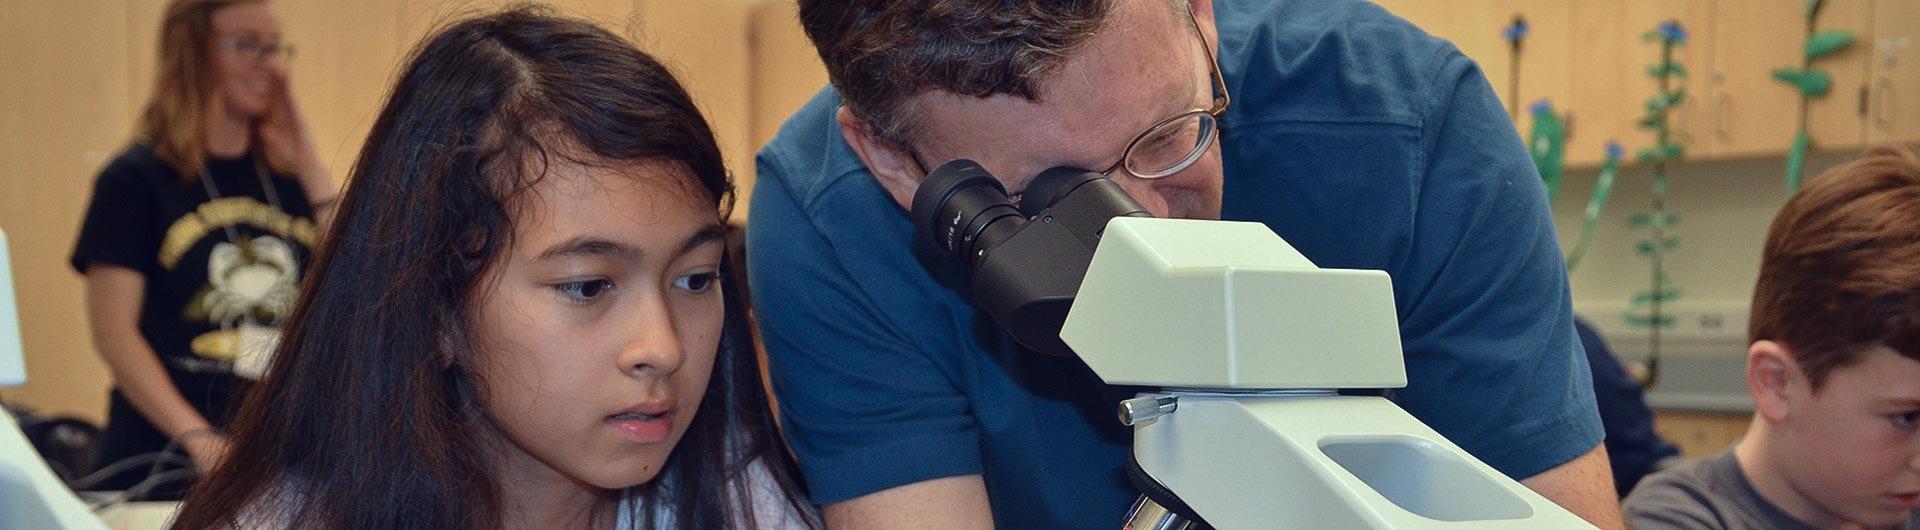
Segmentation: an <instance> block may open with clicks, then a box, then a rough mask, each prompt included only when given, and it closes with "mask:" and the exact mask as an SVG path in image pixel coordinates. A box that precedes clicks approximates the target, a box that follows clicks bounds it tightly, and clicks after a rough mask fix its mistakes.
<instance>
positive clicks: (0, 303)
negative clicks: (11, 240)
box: [0, 231, 27, 388]
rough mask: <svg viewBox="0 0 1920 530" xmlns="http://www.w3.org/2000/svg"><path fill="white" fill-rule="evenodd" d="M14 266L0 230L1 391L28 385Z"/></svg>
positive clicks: (4, 233)
mask: <svg viewBox="0 0 1920 530" xmlns="http://www.w3.org/2000/svg"><path fill="white" fill-rule="evenodd" d="M12 263H13V261H12V258H11V257H10V256H9V255H8V253H7V233H6V232H5V231H0V388H4V387H14V386H20V385H24V384H27V362H26V356H25V354H24V353H23V351H22V347H21V346H20V309H19V305H18V303H17V302H16V300H17V299H16V298H15V297H14V290H13V265H12Z"/></svg>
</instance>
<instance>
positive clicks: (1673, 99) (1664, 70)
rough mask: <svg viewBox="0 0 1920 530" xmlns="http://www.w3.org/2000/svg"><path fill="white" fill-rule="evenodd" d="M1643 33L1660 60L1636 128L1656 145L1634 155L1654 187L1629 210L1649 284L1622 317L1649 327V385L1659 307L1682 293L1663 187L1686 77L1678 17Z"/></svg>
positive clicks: (1661, 319)
mask: <svg viewBox="0 0 1920 530" xmlns="http://www.w3.org/2000/svg"><path fill="white" fill-rule="evenodd" d="M1643 38H1644V39H1645V40H1647V41H1649V42H1657V43H1659V44H1660V63H1659V64H1655V65H1650V66H1648V67H1647V74H1648V75H1650V76H1653V78H1654V79H1656V80H1658V81H1659V87H1660V88H1659V92H1657V93H1655V94H1654V95H1653V97H1652V98H1650V99H1648V100H1647V104H1646V108H1647V113H1646V115H1645V116H1643V117H1641V118H1640V122H1639V125H1640V128H1642V129H1646V130H1649V131H1652V132H1653V134H1654V145H1653V146H1651V147H1647V148H1644V149H1641V150H1640V151H1639V153H1638V154H1636V155H1635V156H1634V160H1635V161H1636V162H1638V163H1641V164H1648V165H1650V166H1652V168H1653V190H1652V191H1653V193H1652V196H1651V197H1652V200H1651V203H1652V204H1651V208H1650V209H1649V210H1648V211H1645V212H1639V213H1635V214H1633V216H1632V217H1631V218H1630V219H1629V221H1630V222H1631V223H1632V224H1633V226H1634V227H1637V228H1641V229H1644V230H1646V231H1647V237H1646V238H1645V239H1642V240H1640V242H1639V244H1638V245H1637V249H1636V250H1637V251H1638V252H1639V253H1640V255H1641V256H1645V257H1646V258H1647V264H1648V282H1647V283H1648V286H1647V290H1645V291H1641V292H1639V293H1636V294H1634V296H1633V300H1632V309H1630V310H1628V311H1627V314H1626V315H1625V318H1626V321H1627V323H1628V324H1630V325H1634V326H1641V327H1645V328H1647V329H1648V332H1649V335H1648V343H1647V348H1648V350H1647V353H1648V357H1647V377H1646V380H1644V381H1641V384H1643V385H1647V386H1652V385H1653V383H1654V381H1655V380H1656V378H1658V376H1659V368H1660V332H1661V330H1663V329H1666V328H1670V327H1673V317H1672V316H1671V315H1667V314H1665V313H1663V312H1662V309H1663V308H1664V307H1665V305H1666V303H1667V302H1672V301H1674V300H1675V299H1678V298H1679V297H1680V289H1679V288H1678V287H1676V286H1674V283H1673V279H1672V278H1671V277H1669V276H1668V275H1667V269H1666V258H1667V253H1668V252H1671V251H1673V250H1674V249H1675V248H1678V247H1679V246H1680V238H1679V237H1676V236H1675V235H1674V233H1673V229H1674V227H1675V226H1676V225H1678V224H1679V223H1680V216H1679V214H1677V213H1675V212H1671V211H1668V210H1667V189H1668V188H1670V187H1671V186H1672V180H1671V178H1672V176H1671V175H1670V174H1669V173H1668V166H1669V164H1671V163H1674V162H1678V161H1680V160H1681V159H1682V158H1684V157H1685V156H1686V148H1684V147H1682V146H1681V145H1680V144H1679V142H1678V141H1676V140H1675V139H1674V137H1673V131H1672V127H1671V120H1670V116H1671V114H1672V111H1673V109H1674V107H1677V106H1679V105H1680V104H1682V103H1684V102H1686V99H1687V91H1686V88H1685V87H1681V86H1675V84H1676V81H1677V80H1683V79H1686V77H1687V70H1686V67H1684V66H1682V65H1681V64H1680V63H1679V62H1676V61H1674V59H1673V50H1674V48H1677V47H1680V46H1683V45H1685V44H1686V42H1687V30H1686V28H1685V27H1683V26H1681V25H1680V23H1679V22H1678V21H1673V20H1669V21H1666V22H1662V23H1660V27H1659V28H1657V29H1654V30H1653V31H1649V32H1647V33H1646V35H1645V36H1644V37H1643Z"/></svg>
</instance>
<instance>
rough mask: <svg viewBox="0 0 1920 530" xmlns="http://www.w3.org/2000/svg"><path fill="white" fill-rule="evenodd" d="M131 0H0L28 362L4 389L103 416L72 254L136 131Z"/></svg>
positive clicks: (10, 199) (1, 168) (5, 167)
mask: <svg viewBox="0 0 1920 530" xmlns="http://www.w3.org/2000/svg"><path fill="white" fill-rule="evenodd" d="M128 4H129V3H128V2H123V1H110V0H76V1H71V2H43V1H37V0H9V1H5V2H0V13H4V14H5V16H0V72H4V74H0V77H4V79H5V81H4V82H0V102H3V103H0V105H4V106H5V110H4V111H0V229H5V230H6V231H7V237H8V239H9V244H10V245H11V249H12V254H13V261H14V263H13V272H14V283H15V289H16V294H17V295H18V297H19V307H20V320H21V322H20V323H21V333H22V335H23V339H24V341H23V342H24V343H25V346H26V351H27V370H28V376H27V385H26V386H25V387H24V388H21V389H18V390H14V391H9V392H8V393H7V396H6V397H7V399H8V401H9V402H12V401H14V400H16V399H17V400H19V401H20V402H22V403H24V404H27V405H30V406H33V407H36V408H40V409H42V410H48V411H51V412H56V413H63V414H76V415H79V416H81V417H84V418H87V419H90V420H95V421H98V420H100V419H101V418H102V417H104V416H105V413H106V397H107V396H106V388H107V382H106V376H105V374H106V369H105V366H104V365H103V364H102V363H101V362H100V360H99V358H98V357H97V356H95V355H94V353H93V347H92V340H91V338H90V336H89V335H88V333H87V319H86V312H85V307H84V304H83V300H82V295H83V291H82V289H81V282H80V277H79V275H78V274H76V273H74V272H73V270H72V269H71V268H70V267H68V266H67V255H68V253H69V252H71V251H72V249H73V242H74V241H73V240H74V237H75V235H76V234H77V233H78V232H79V225H80V217H81V215H82V213H83V212H84V210H85V208H86V204H87V201H88V199H89V198H90V197H91V196H92V189H93V180H94V176H95V175H96V174H97V173H98V172H99V170H100V167H101V166H102V165H104V164H105V163H106V161H107V160H108V159H109V158H110V157H111V156H113V155H114V154H115V153H117V152H118V151H119V150H120V149H121V148H122V147H124V146H125V144H126V141H127V139H128V138H129V131H130V130H131V116H132V114H133V108H134V105H135V104H134V103H133V100H135V99H136V98H134V97H133V95H132V94H131V93H130V87H131V86H132V83H131V82H130V81H129V79H128V75H129V68H128V59H129V56H128V43H129V41H128V39H129V38H130V32H129V31H128V30H127V24H128V21H129V19H130V17H129V5H128ZM75 21H85V23H79V24H76V23H75Z"/></svg>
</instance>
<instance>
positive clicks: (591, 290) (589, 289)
mask: <svg viewBox="0 0 1920 530" xmlns="http://www.w3.org/2000/svg"><path fill="white" fill-rule="evenodd" d="M553 290H555V291H559V292H560V295H561V296H565V297H567V298H571V299H573V300H577V301H587V300H592V299H594V298H597V297H599V296H600V295H602V294H605V293H606V292H607V291H611V290H613V281H612V280H606V279H592V280H581V281H577V282H567V283H562V284H557V285H554V286H553Z"/></svg>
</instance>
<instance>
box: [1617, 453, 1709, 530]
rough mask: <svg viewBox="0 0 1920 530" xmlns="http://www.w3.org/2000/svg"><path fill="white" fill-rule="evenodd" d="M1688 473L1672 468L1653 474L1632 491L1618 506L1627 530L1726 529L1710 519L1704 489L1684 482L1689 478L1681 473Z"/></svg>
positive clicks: (1706, 493) (1707, 494)
mask: <svg viewBox="0 0 1920 530" xmlns="http://www.w3.org/2000/svg"><path fill="white" fill-rule="evenodd" d="M1695 465H1698V464H1697V463H1696V464H1695ZM1691 469H1692V467H1686V468H1676V469H1673V470H1669V471H1666V472H1663V473H1659V474H1655V475H1653V476H1651V477H1647V479H1646V480H1645V481H1642V482H1641V483H1640V486H1639V487H1636V488H1634V489H1633V493H1632V494H1630V495H1627V498H1626V500H1624V501H1622V502H1621V504H1620V506H1621V510H1622V512H1623V513H1624V514H1625V515H1626V519H1627V526H1628V527H1629V528H1633V529H1634V530H1721V529H1723V528H1726V525H1724V524H1722V523H1721V521H1720V518H1719V517H1715V516H1714V513H1713V509H1712V508H1711V499H1709V498H1708V496H1709V495H1710V494H1709V493H1708V492H1707V491H1706V488H1704V487H1702V485H1700V484H1695V483H1690V482H1689V481H1688V479H1689V478H1690V477H1688V476H1687V475H1686V474H1685V472H1686V471H1687V470H1691Z"/></svg>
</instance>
